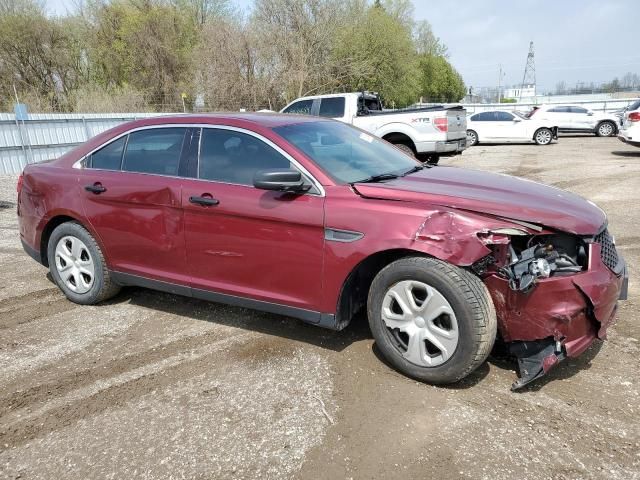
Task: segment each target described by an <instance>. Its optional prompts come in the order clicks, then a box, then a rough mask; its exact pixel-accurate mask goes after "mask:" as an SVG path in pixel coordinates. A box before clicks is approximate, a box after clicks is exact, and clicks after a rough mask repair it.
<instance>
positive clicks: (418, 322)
mask: <svg viewBox="0 0 640 480" xmlns="http://www.w3.org/2000/svg"><path fill="white" fill-rule="evenodd" d="M382 321H383V322H384V324H385V326H386V327H387V331H388V332H389V335H390V336H391V339H392V340H393V344H394V345H395V347H396V348H397V349H398V351H399V352H400V353H401V354H402V356H403V357H404V358H405V359H406V360H407V361H409V362H411V363H413V364H415V365H418V366H421V367H436V366H438V365H442V364H443V363H445V362H446V361H447V360H449V358H451V356H452V355H453V353H454V352H455V350H456V348H457V346H458V338H459V334H458V322H457V320H456V316H455V313H454V311H453V308H452V307H451V304H450V303H449V302H448V300H447V299H446V298H445V297H444V295H442V294H441V293H440V292H439V291H438V290H437V289H435V288H434V287H432V286H430V285H427V284H426V283H423V282H418V281H415V280H403V281H400V282H398V283H396V284H394V285H393V286H391V287H390V288H389V289H388V290H387V292H386V293H385V296H384V299H383V302H382Z"/></svg>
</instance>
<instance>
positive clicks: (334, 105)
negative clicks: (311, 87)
mask: <svg viewBox="0 0 640 480" xmlns="http://www.w3.org/2000/svg"><path fill="white" fill-rule="evenodd" d="M320 116H321V117H328V118H338V117H344V97H332V98H323V99H322V100H321V101H320Z"/></svg>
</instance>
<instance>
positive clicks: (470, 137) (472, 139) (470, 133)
mask: <svg viewBox="0 0 640 480" xmlns="http://www.w3.org/2000/svg"><path fill="white" fill-rule="evenodd" d="M477 144H478V134H477V133H476V132H475V131H474V130H467V147H473V146H474V145H477Z"/></svg>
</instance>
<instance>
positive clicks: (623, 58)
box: [47, 0, 640, 92]
mask: <svg viewBox="0 0 640 480" xmlns="http://www.w3.org/2000/svg"><path fill="white" fill-rule="evenodd" d="M234 3H236V4H237V5H238V6H239V7H241V8H244V9H246V8H249V6H250V5H251V3H252V2H251V0H234ZM70 4H71V3H70V2H69V0H66V1H65V0H47V7H48V9H49V11H51V12H52V13H56V14H64V13H66V11H67V9H68V8H70ZM413 4H414V8H415V18H416V20H428V21H429V22H430V23H431V25H432V27H433V30H434V32H435V34H436V35H437V36H438V37H440V38H441V40H442V41H443V42H444V43H445V44H446V45H447V47H448V48H449V54H450V56H449V61H450V62H451V63H452V64H453V66H454V67H455V68H456V69H457V70H458V71H459V72H460V73H461V75H462V77H463V79H464V81H465V83H466V84H467V86H473V87H474V88H479V87H491V86H497V84H498V76H499V68H500V65H502V69H503V71H504V72H505V74H504V77H503V80H502V85H519V84H520V83H521V82H522V77H523V74H524V67H525V64H526V60H527V53H528V51H529V42H530V41H533V42H534V48H535V65H536V80H537V86H538V91H539V92H541V91H542V92H545V91H550V90H553V89H554V88H555V86H556V84H557V83H558V82H560V81H562V80H564V81H565V82H566V84H567V86H568V87H571V86H575V84H576V83H577V82H580V81H582V82H585V83H590V82H595V83H600V82H605V81H610V80H612V79H613V78H614V77H622V76H623V75H624V74H625V73H627V72H633V73H637V74H639V75H640V49H639V48H637V45H638V40H637V35H638V24H639V23H640V22H639V21H640V8H639V7H640V0H444V1H443V0H413Z"/></svg>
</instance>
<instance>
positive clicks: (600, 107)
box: [462, 97, 638, 113]
mask: <svg viewBox="0 0 640 480" xmlns="http://www.w3.org/2000/svg"><path fill="white" fill-rule="evenodd" d="M550 98H553V97H550ZM636 100H638V99H637V98H611V99H602V100H588V101H578V102H576V101H571V102H569V101H565V102H559V101H555V100H553V101H545V97H540V98H539V99H538V101H537V102H527V103H463V104H462V106H463V107H464V108H466V110H467V112H468V113H477V112H486V111H487V110H519V111H524V112H528V111H529V110H531V108H533V107H535V106H536V105H581V106H583V107H584V108H588V109H589V110H594V111H596V112H616V111H618V110H622V109H623V108H625V107H627V106H629V105H631V104H632V103H633V102H635V101H636Z"/></svg>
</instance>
